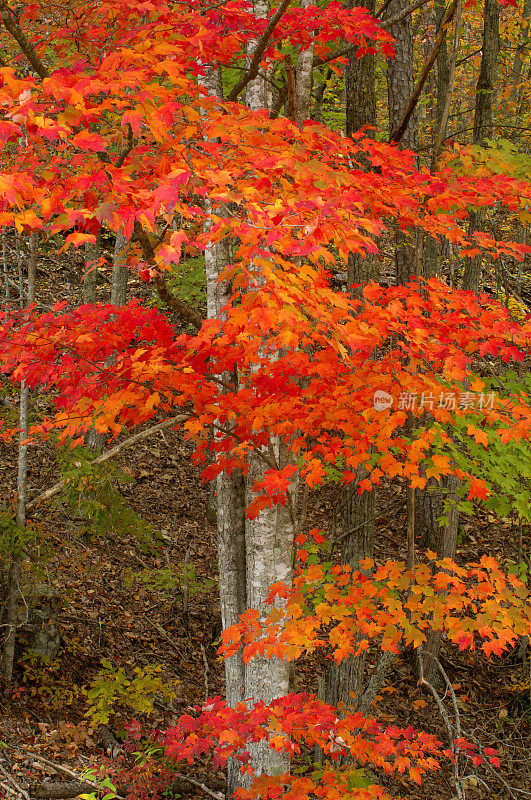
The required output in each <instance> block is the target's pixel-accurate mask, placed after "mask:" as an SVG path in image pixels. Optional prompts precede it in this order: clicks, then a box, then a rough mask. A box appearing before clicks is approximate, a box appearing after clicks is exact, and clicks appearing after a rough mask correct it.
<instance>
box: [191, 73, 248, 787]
mask: <svg viewBox="0 0 531 800" xmlns="http://www.w3.org/2000/svg"><path fill="white" fill-rule="evenodd" d="M201 82H202V84H203V86H205V88H206V89H207V91H208V94H209V95H211V96H213V97H221V89H222V85H221V73H220V71H219V70H217V69H209V70H208V71H207V72H206V74H205V75H204V76H203V77H202V78H201ZM205 210H206V211H207V213H208V212H209V211H211V202H210V200H209V199H208V198H207V199H206V201H205ZM217 213H218V214H220V213H221V214H222V213H224V209H217ZM209 227H210V226H209V224H208V223H206V225H205V230H206V231H208V230H209ZM229 260H230V247H229V244H228V242H227V241H223V242H219V243H213V242H210V243H208V244H207V246H206V248H205V275H206V287H207V317H208V318H209V319H214V318H220V317H221V316H222V314H223V308H224V306H225V304H226V303H227V301H228V299H229V292H228V287H227V283H226V282H225V281H220V280H219V276H220V273H221V271H222V269H223V268H224V267H225V266H226V265H227V264H228V263H229ZM222 377H223V380H224V381H225V382H226V383H230V382H235V381H237V380H238V377H237V375H236V374H232V375H230V374H228V373H226V374H224V375H223V376H222ZM215 489H216V498H215V502H216V524H217V539H218V571H219V595H220V606H221V625H222V629H223V630H225V629H226V628H229V627H230V626H231V625H234V624H235V623H236V622H237V621H238V617H239V615H240V614H243V612H244V611H245V609H246V608H247V587H246V555H245V480H244V477H243V474H242V472H241V471H240V470H233V472H232V473H231V474H230V475H227V474H226V473H222V474H221V475H219V476H218V477H217V479H216V481H215ZM224 669H225V697H226V700H227V703H228V704H229V705H231V706H235V705H237V703H241V702H243V700H244V699H245V694H244V692H245V665H244V663H243V659H242V654H241V651H240V652H238V653H235V654H234V655H233V656H230V657H229V658H226V659H225V661H224ZM239 785H241V779H240V770H239V764H238V762H237V761H234V760H230V761H229V763H228V768H227V792H226V796H227V798H230V797H232V795H233V794H234V790H235V789H236V788H237V787H238V786H239Z"/></svg>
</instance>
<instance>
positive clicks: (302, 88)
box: [295, 0, 314, 128]
mask: <svg viewBox="0 0 531 800" xmlns="http://www.w3.org/2000/svg"><path fill="white" fill-rule="evenodd" d="M309 5H310V0H302V1H301V8H307V7H308V6H309ZM313 51H314V46H313V44H312V45H310V47H308V48H307V49H306V50H303V51H302V52H300V53H299V57H298V59H297V68H296V70H295V123H296V124H297V125H298V127H299V128H300V127H301V126H302V124H303V122H304V121H305V120H307V119H308V117H309V116H310V105H311V99H312V66H313Z"/></svg>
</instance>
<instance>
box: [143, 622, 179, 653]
mask: <svg viewBox="0 0 531 800" xmlns="http://www.w3.org/2000/svg"><path fill="white" fill-rule="evenodd" d="M145 620H146V622H148V623H149V624H150V625H151V627H152V628H155V630H156V631H157V632H158V633H160V635H161V636H162V637H163V638H164V639H166V641H168V642H169V643H170V644H171V646H172V648H173V652H174V653H175V655H176V657H177V658H182V653H179V651H178V650H177V647H176V646H175V642H174V641H173V639H172V638H171V636H169V635H168V634H167V633H166V631H165V630H164V628H163V627H162V625H158V624H157V623H156V622H153V620H152V619H149V617H145Z"/></svg>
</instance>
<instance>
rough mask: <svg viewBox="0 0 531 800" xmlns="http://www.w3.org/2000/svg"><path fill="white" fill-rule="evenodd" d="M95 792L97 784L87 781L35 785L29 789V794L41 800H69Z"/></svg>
mask: <svg viewBox="0 0 531 800" xmlns="http://www.w3.org/2000/svg"><path fill="white" fill-rule="evenodd" d="M95 791H97V786H96V784H94V783H88V782H87V781H53V782H52V781H50V782H46V783H38V784H33V785H32V786H30V787H29V790H28V794H29V796H30V797H35V798H39V800H68V798H70V797H78V796H79V795H80V794H81V793H85V794H93V793H94V792H95Z"/></svg>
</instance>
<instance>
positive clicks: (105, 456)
mask: <svg viewBox="0 0 531 800" xmlns="http://www.w3.org/2000/svg"><path fill="white" fill-rule="evenodd" d="M189 416H190V415H189V414H179V415H178V416H176V417H171V418H170V419H166V420H164V422H159V423H158V424H157V425H153V426H152V427H151V428H147V429H146V430H143V431H140V432H139V433H135V434H134V435H133V436H130V437H129V438H128V439H124V441H123V442H120V443H119V444H117V445H115V446H114V447H111V449H110V450H107V451H106V452H105V453H102V454H101V456H98V457H97V458H95V459H94V460H93V461H91V464H104V463H105V462H106V461H109V459H111V458H114V456H116V455H118V453H120V452H121V451H122V450H125V448H126V447H132V446H133V445H134V444H137V442H141V441H142V440H143V439H147V438H148V437H149V436H153V434H155V433H158V432H159V431H162V430H165V429H166V428H171V427H172V426H173V425H178V424H179V423H181V422H186V420H187V419H188V418H189ZM64 485H65V482H64V480H62V481H58V482H57V483H56V484H54V485H53V486H51V487H50V488H49V489H46V491H45V492H41V493H40V494H38V495H37V497H34V498H33V500H30V501H29V503H27V505H26V511H29V510H30V509H33V508H35V507H36V506H37V505H38V504H39V503H42V502H44V501H45V500H50V498H52V497H55V495H56V494H59V492H60V491H61V490H62V489H63V487H64Z"/></svg>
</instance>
